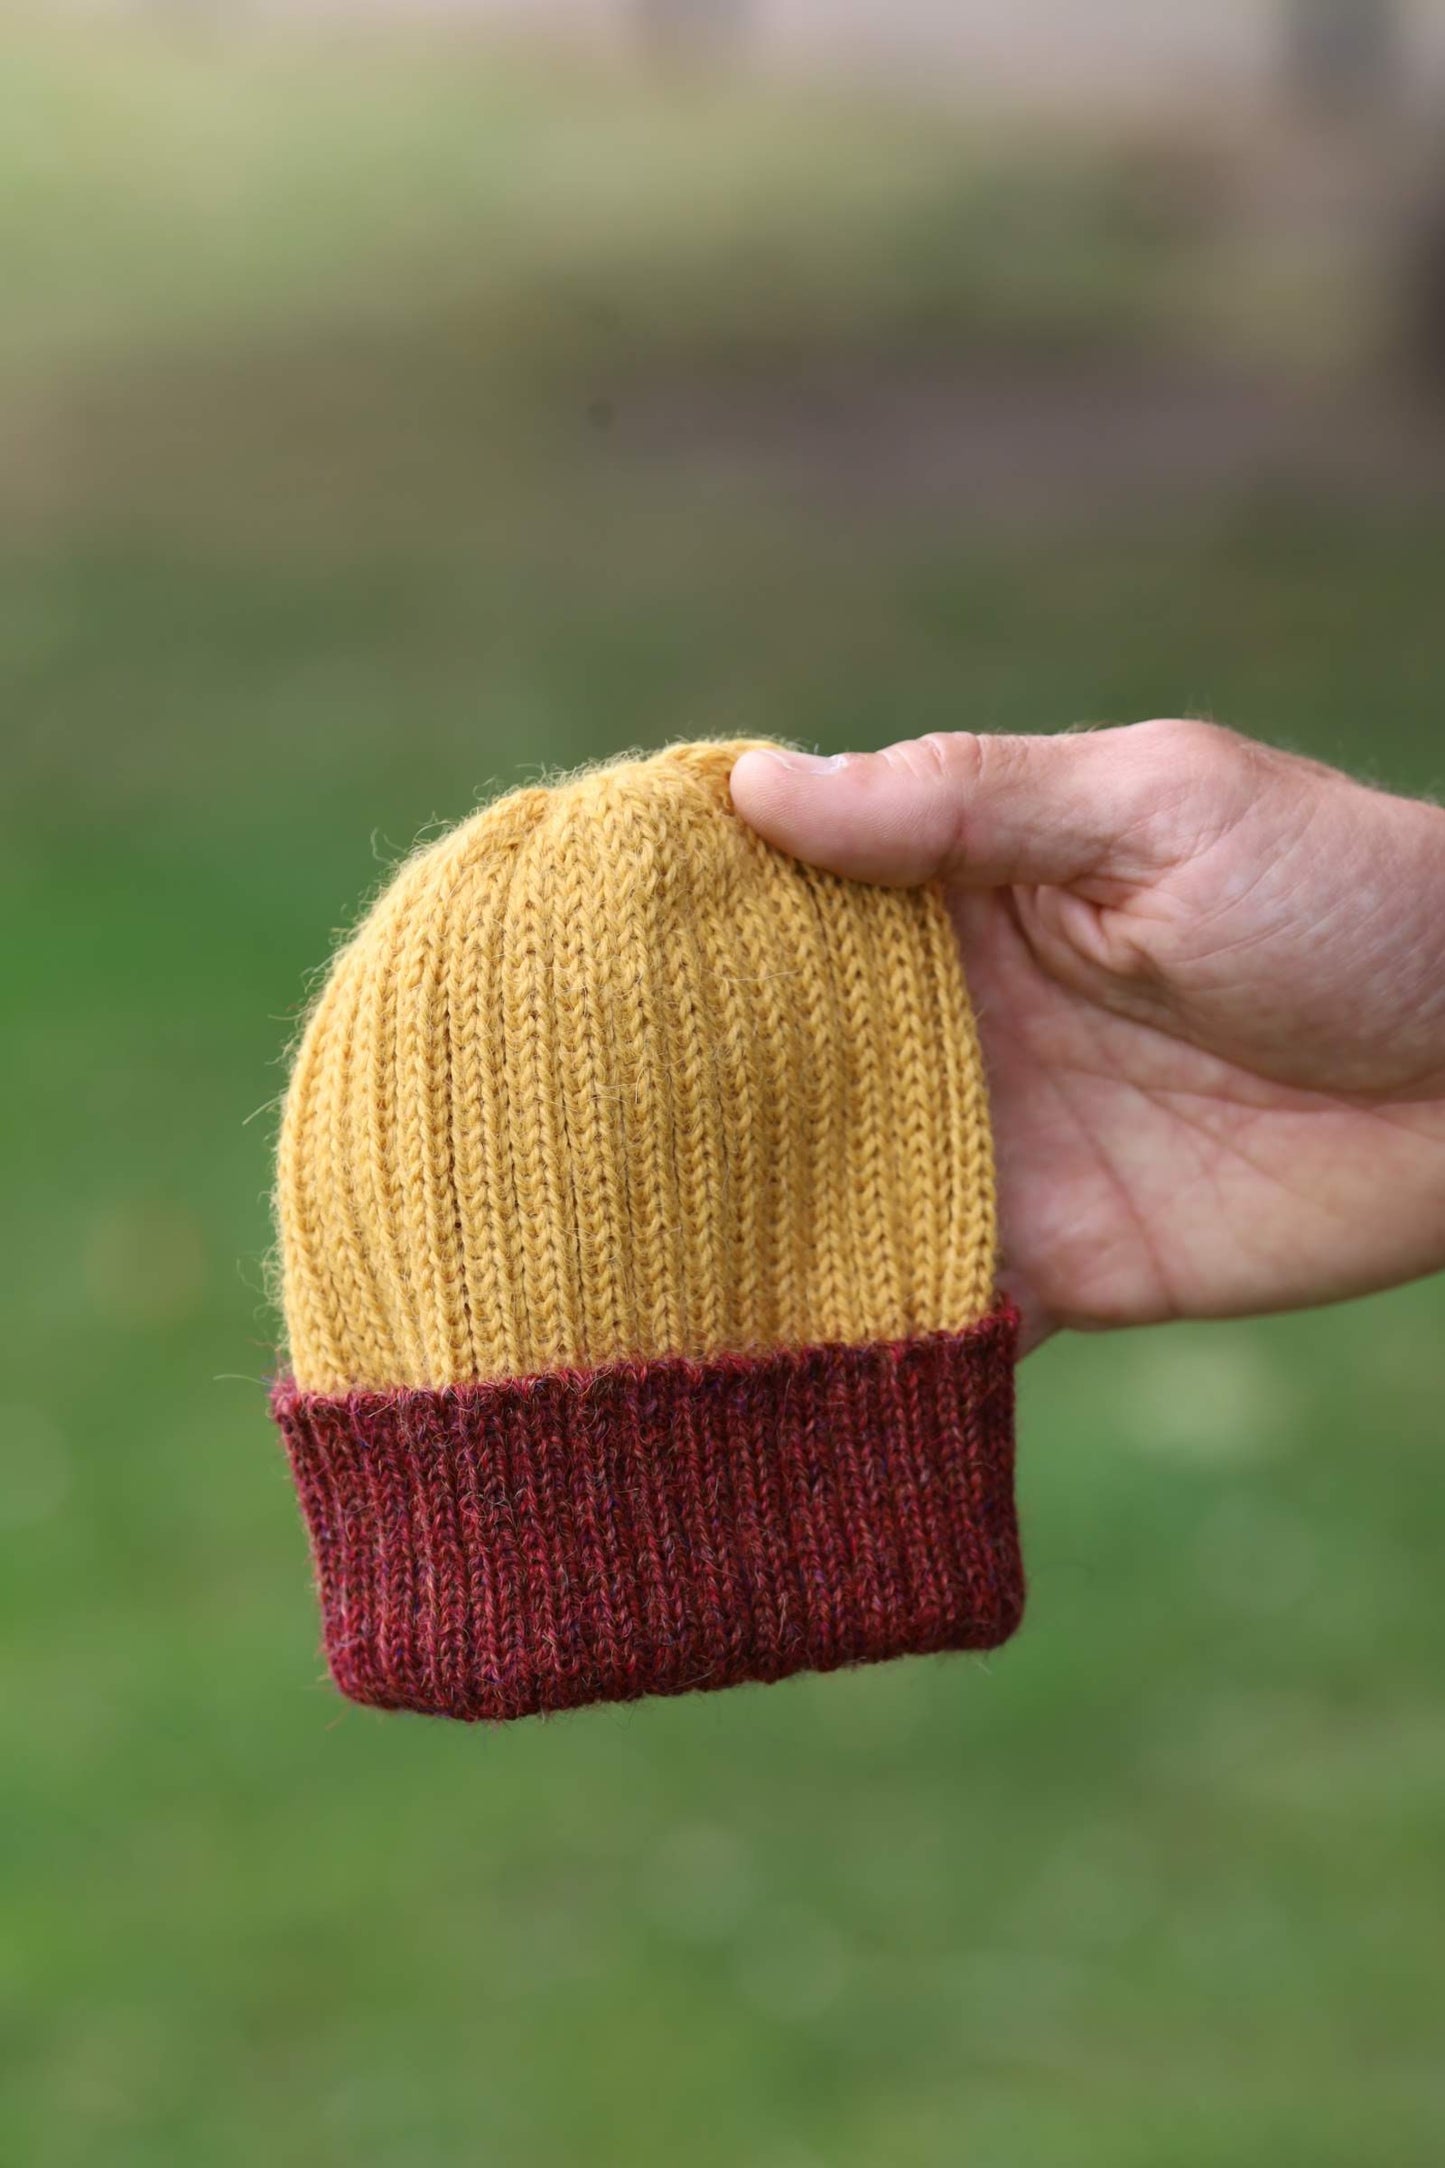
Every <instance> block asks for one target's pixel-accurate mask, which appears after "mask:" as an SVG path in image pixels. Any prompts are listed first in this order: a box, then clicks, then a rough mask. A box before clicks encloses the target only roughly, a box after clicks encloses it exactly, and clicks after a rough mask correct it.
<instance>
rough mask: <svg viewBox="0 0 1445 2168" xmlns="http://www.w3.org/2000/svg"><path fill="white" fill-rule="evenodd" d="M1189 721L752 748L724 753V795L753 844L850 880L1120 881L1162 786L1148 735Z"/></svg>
mask: <svg viewBox="0 0 1445 2168" xmlns="http://www.w3.org/2000/svg"><path fill="white" fill-rule="evenodd" d="M1195 727H1196V726H1194V725H1191V724H1172V723H1138V724H1135V725H1133V726H1132V727H1130V728H1126V729H1120V730H1098V731H1084V732H1079V733H1077V734H1070V735H1066V736H1060V737H1037V738H1033V737H986V736H981V735H979V734H977V733H975V732H973V731H968V730H959V731H947V732H937V733H935V734H933V735H931V736H929V737H926V738H912V739H909V740H907V741H906V742H905V743H903V744H901V745H890V746H888V747H887V748H886V749H885V750H884V751H883V752H881V753H839V754H836V755H834V756H833V757H832V758H830V759H822V758H820V757H819V756H818V755H816V754H813V753H795V752H793V751H791V750H789V749H788V748H786V747H783V746H779V747H777V748H776V749H773V748H753V749H752V750H750V751H748V752H746V753H742V754H740V755H739V757H738V759H737V761H736V762H735V764H734V767H733V771H732V784H731V789H732V799H733V804H734V806H735V807H736V808H737V810H738V812H739V813H740V814H741V815H742V817H743V819H744V820H745V821H747V822H748V824H749V825H750V826H751V827H753V828H756V829H757V831H758V833H759V834H760V835H761V836H763V837H764V838H765V839H766V841H767V842H769V843H772V844H775V845H776V846H777V847H778V849H780V850H784V851H788V852H790V853H791V854H792V855H793V856H794V857H795V858H802V859H805V860H806V861H807V862H808V863H809V864H810V865H816V866H823V867H826V868H827V870H828V871H829V872H832V873H842V874H847V875H849V876H851V877H852V878H853V879H855V880H861V881H880V882H883V883H885V884H887V885H888V886H890V887H895V888H912V887H916V886H918V885H919V884H920V883H921V882H924V881H932V880H946V881H952V882H957V883H964V884H967V885H968V886H970V887H977V888H999V887H1007V886H1011V885H1013V884H1015V883H1017V884H1018V885H1020V886H1035V885H1037V886H1047V887H1054V886H1063V885H1065V884H1066V883H1068V882H1072V881H1078V880H1081V879H1083V878H1084V877H1085V876H1086V875H1089V874H1095V873H1101V872H1107V873H1109V874H1110V875H1112V876H1114V877H1118V878H1123V879H1128V878H1129V877H1130V876H1131V875H1136V876H1142V875H1144V874H1146V873H1148V872H1151V871H1155V870H1157V868H1158V864H1159V848H1158V845H1159V838H1158V836H1157V825H1156V822H1155V820H1154V819H1153V818H1151V816H1154V815H1157V814H1158V813H1159V811H1160V810H1161V798H1163V799H1164V800H1165V801H1166V802H1167V800H1168V798H1169V796H1170V795H1171V793H1170V792H1169V790H1168V789H1167V787H1162V786H1164V785H1165V769H1166V766H1167V767H1174V765H1175V764H1174V762H1173V761H1171V760H1170V756H1169V752H1168V749H1166V748H1165V747H1164V746H1163V744H1162V742H1161V734H1162V733H1165V732H1170V733H1172V732H1176V731H1177V732H1180V733H1185V732H1191V731H1192V730H1193V729H1194V728H1195ZM1198 727H1201V728H1208V726H1198ZM1220 735H1223V733H1220ZM1173 751H1174V753H1175V754H1177V753H1178V752H1179V751H1180V747H1179V745H1178V744H1176V745H1175V746H1174V748H1173ZM1161 756H1162V758H1161ZM1176 777H1177V770H1176ZM1151 839H1152V840H1153V844H1154V847H1153V848H1152V849H1151V848H1150V847H1149V846H1150V842H1151Z"/></svg>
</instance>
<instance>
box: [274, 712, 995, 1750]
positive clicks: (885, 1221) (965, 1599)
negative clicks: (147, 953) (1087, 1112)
mask: <svg viewBox="0 0 1445 2168" xmlns="http://www.w3.org/2000/svg"><path fill="white" fill-rule="evenodd" d="M744 749H745V747H744V745H743V744H741V743H738V744H713V743H704V744H686V745H675V746H671V747H669V748H668V749H667V750H666V751H664V752H662V753H659V754H655V755H652V756H650V757H646V758H641V757H639V758H631V759H624V760H621V761H618V762H616V763H615V764H613V765H610V766H607V767H603V768H597V769H592V770H588V771H584V772H583V773H581V774H578V775H574V776H572V777H569V778H567V779H565V780H563V781H561V782H559V783H556V784H553V785H550V786H546V787H535V788H526V789H521V790H517V791H514V792H513V793H511V794H510V795H509V796H507V797H504V798H502V799H500V800H499V801H498V802H497V803H495V804H493V805H491V806H489V807H487V808H486V809H485V810H484V811H482V812H480V813H477V814H475V815H474V816H473V817H472V818H471V819H470V820H467V821H465V822H463V823H462V825H461V826H460V827H458V828H456V829H454V830H453V831H452V832H451V833H450V834H448V835H446V836H444V837H443V838H442V839H441V840H440V841H439V842H437V843H435V844H433V845H432V846H430V848H428V849H426V850H424V851H422V852H421V853H419V854H418V855H417V856H416V857H414V858H413V859H411V860H410V861H409V862H408V863H407V864H405V865H404V866H403V867H402V868H401V870H400V872H399V873H398V874H397V876H396V877H395V879H394V880H393V882H392V884H391V886H390V887H389V888H388V889H387V890H386V892H385V893H384V894H383V895H382V897H381V898H380V900H379V901H378V902H377V904H376V905H375V906H374V908H373V909H372V910H371V912H370V913H369V915H368V916H367V917H366V919H365V920H364V921H363V923H362V924H361V926H360V928H359V929H358V931H357V932H356V933H355V935H354V936H353V937H352V939H351V940H350V941H349V942H348V943H347V944H346V946H345V947H344V948H343V949H342V950H341V952H340V953H339V955H338V956H337V957H336V959H335V961H334V963H333V966H332V969H331V972H330V975H329V977H328V979H327V981H326V983H325V985H324V988H323V990H322V993H321V995H320V998H319V1000H318V1001H317V1003H316V1006H315V1008H314V1010H313V1012H312V1014H311V1017H310V1020H309V1022H308V1024H307V1026H306V1029H305V1032H304V1035H303V1038H302V1041H301V1045H300V1049H299V1052H298V1055H297V1059H296V1063H295V1068H294V1071H293V1074H292V1078H291V1083H290V1088H289V1090H288V1093H287V1097H286V1105H285V1112H284V1117H283V1122H282V1134H281V1145H280V1153H279V1164H278V1179H277V1217H278V1223H279V1234H280V1247H281V1260H282V1275H283V1301H284V1307H285V1313H286V1326H287V1334H288V1339H289V1344H290V1359H291V1376H290V1377H289V1378H288V1379H287V1380H286V1381H284V1382H283V1383H282V1384H281V1385H280V1386H278V1388H277V1390H276V1394H275V1396H274V1402H275V1407H276V1412H277V1415H278V1418H279V1420H280V1422H281V1425H282V1429H283V1432H284V1433H285V1436H286V1440H287V1444H288V1447H289V1449H290V1452H291V1457H292V1462H293V1467H294V1469H295V1472H296V1475H297V1480H298V1484H299V1487H300V1491H301V1497H302V1502H303V1506H304V1507H305V1510H306V1514H307V1519H308V1524H309V1527H310V1532H311V1537H312V1544H313V1551H314V1555H315V1559H316V1564H317V1569H318V1577H319V1580H320V1585H321V1595H322V1601H323V1609H324V1613H325V1618H326V1629H327V1647H328V1653H329V1656H330V1660H331V1666H332V1670H333V1673H334V1675H335V1676H336V1679H337V1682H338V1684H339V1685H340V1686H341V1687H342V1688H343V1690H344V1691H346V1692H348V1693H351V1694H352V1695H353V1696H355V1697H356V1698H358V1699H361V1700H365V1701H370V1702H375V1703H380V1704H382V1705H383V1706H405V1707H411V1708H422V1709H428V1710H434V1711H437V1712H440V1713H448V1714H454V1715H462V1716H504V1715H513V1714H522V1713H526V1712H528V1711H530V1710H534V1709H539V1708H549V1707H564V1706H571V1705H574V1704H576V1703H578V1702H582V1701H589V1700H599V1699H625V1698H632V1697H633V1696H636V1695H638V1694H642V1693H648V1692H676V1691H682V1690H685V1689H686V1688H688V1687H693V1686H709V1685H724V1684H729V1683H733V1682H734V1681H737V1680H740V1679H743V1678H770V1677H777V1676H780V1675H781V1674H782V1673H783V1672H785V1671H790V1670H796V1669H801V1668H829V1667H831V1666H832V1665H834V1664H840V1663H848V1662H856V1661H862V1660H866V1659H868V1658H871V1657H878V1656H883V1655H891V1654H896V1653H905V1652H907V1651H908V1650H912V1649H927V1648H939V1647H955V1646H988V1645H992V1643H994V1642H996V1641H998V1640H1000V1639H1002V1638H1004V1636H1005V1635H1006V1634H1007V1632H1008V1631H1010V1630H1011V1628H1012V1626H1013V1624H1014V1623H1015V1622H1016V1620H1017V1616H1018V1612H1019V1607H1020V1603H1021V1598H1022V1586H1021V1578H1020V1573H1019V1567H1018V1558H1017V1541H1016V1532H1015V1529H1014V1522H1013V1509H1012V1495H1011V1440H1012V1432H1011V1406H1012V1397H1011V1365H1012V1355H1013V1320H1012V1318H1011V1317H1010V1316H1009V1315H1008V1314H1007V1313H1006V1312H1005V1311H1001V1310H996V1309H995V1307H994V1301H993V1275H994V1253H995V1239H996V1238H995V1212H994V1185H993V1167H992V1154H991V1144H990V1137H989V1127H988V1116H987V1104H986V1095H985V1088H984V1081H983V1074H982V1068H981V1063H980V1059H979V1052H978V1044H977V1038H976V1034H975V1030H974V1025H973V1019H972V1015H971V1012H970V1009H969V1004H968V999H967V995H966V991H965V987H964V981H963V975H962V970H961V966H960V963H959V959H958V953H957V948H956V944H955V941H954V937H953V933H952V929H951V926H950V923H949V920H948V916H947V912H946V909H945V907H944V904H943V901H942V898H941V896H940V895H939V894H938V893H937V892H936V891H934V890H932V889H927V888H925V889H917V890H901V889H884V888H874V887H868V886H865V885H863V884H860V883H856V882H850V881H845V880H842V879H840V878H838V877H836V876H834V875H831V874H827V873H823V872H819V871H817V870H815V869H813V868H810V867H807V866H804V865H801V864H799V863H798V862H797V861H795V860H793V859H790V858H788V857H785V856H784V855H782V854H781V853H779V852H777V851H775V850H773V849H772V848H771V847H770V846H768V845H767V844H765V843H764V842H762V841H761V839H760V838H759V837H758V836H757V835H756V834H755V833H754V832H753V831H751V830H750V829H749V828H747V827H746V826H745V824H744V823H743V822H742V821H741V820H740V819H739V818H738V817H737V816H736V815H735V814H734V812H733V811H732V808H731V804H730V800H729V796H728V776H729V773H730V770H731V768H732V764H733V762H734V760H735V759H736V758H737V755H738V754H739V753H740V752H742V751H743V750H744Z"/></svg>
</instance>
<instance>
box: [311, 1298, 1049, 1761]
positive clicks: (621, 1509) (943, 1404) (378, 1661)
mask: <svg viewBox="0 0 1445 2168" xmlns="http://www.w3.org/2000/svg"><path fill="white" fill-rule="evenodd" d="M1013 1341H1014V1320H1013V1319H1012V1317H1009V1316H1004V1317H1001V1318H994V1319H990V1320H989V1321H988V1322H987V1323H985V1324H982V1325H978V1326H975V1327H974V1328H973V1330H972V1331H971V1332H969V1333H965V1334H956V1335H955V1334H936V1335H934V1336H933V1337H932V1338H930V1339H927V1340H910V1341H903V1342H901V1343H898V1344H896V1345H894V1346H892V1347H888V1346H882V1347H880V1346H870V1347H856V1348H852V1347H842V1348H840V1347H828V1348H809V1349H806V1350H802V1351H792V1350H787V1351H783V1352H781V1353H778V1354H773V1355H767V1356H764V1357H761V1358H757V1359H754V1358H748V1357H739V1356H727V1355H724V1356H720V1357H718V1358H717V1359H716V1360H715V1361H713V1362H710V1363H690V1362H686V1361H681V1360H677V1359H673V1360H671V1361H661V1362H655V1363H640V1364H638V1363H618V1364H614V1365H611V1366H610V1367H608V1368H607V1369H605V1370H597V1371H592V1372H589V1373H582V1372H576V1371H562V1372H557V1373H554V1374H553V1375H551V1376H547V1377H539V1378H528V1379H506V1380H504V1381H501V1382H496V1383H492V1384H488V1385H464V1386H457V1387H454V1388H453V1389H451V1390H450V1391H447V1392H425V1391H417V1392H399V1393H389V1394H365V1393H356V1394H351V1395H347V1396H342V1397H338V1398H329V1397H326V1396H324V1395H306V1394H301V1393H298V1392H296V1391H295V1389H294V1388H283V1389H282V1390H280V1391H279V1392H278V1393H277V1395H276V1413H277V1416H278V1419H279V1420H280V1423H281V1427H282V1430H283V1432H284V1433H285V1436H286V1440H287V1444H288V1446H289V1448H290V1452H291V1458H292V1464H293V1466H294V1468H295V1471H296V1480H297V1484H298V1487H299V1489H300V1492H301V1496H302V1500H303V1502H304V1505H305V1508H306V1514H307V1518H308V1521H309V1523H310V1525H311V1529H312V1536H313V1542H314V1544H315V1549H316V1558H317V1567H318V1573H319V1578H320V1581H321V1588H322V1600H323V1606H324V1610H325V1616H326V1639H327V1652H328V1655H329V1658H330V1662H331V1668H332V1671H333V1673H334V1675H335V1678H336V1680H337V1683H338V1685H340V1686H341V1687H342V1688H343V1690H344V1691H345V1692H346V1693H348V1694H351V1695H352V1696H353V1697H354V1698H355V1699H356V1700H358V1701H366V1702H371V1703H373V1704H375V1705H378V1706H380V1707H382V1708H404V1709H418V1710H423V1711H427V1712H430V1713H434V1714H440V1715H449V1716H460V1717H471V1718H499V1717H509V1716H528V1715H532V1714H534V1713H535V1712H537V1711H539V1710H544V1709H568V1708H575V1707H576V1706H578V1705H579V1704H581V1703H585V1702H590V1701H633V1700H635V1699H636V1698H637V1697H638V1696H639V1695H641V1694H681V1693H687V1692H691V1691H694V1690H696V1689H698V1688H708V1687H720V1686H736V1685H739V1684H741V1683H742V1682H743V1681H744V1680H748V1679H759V1680H761V1679H777V1678H782V1677H783V1676H785V1674H787V1673H788V1672H791V1671H798V1670H803V1669H807V1670H811V1671H831V1670H834V1669H836V1667H837V1666H838V1665H840V1664H859V1663H869V1662H878V1661H879V1660H880V1659H882V1658H884V1657H888V1656H898V1655H904V1654H909V1653H911V1654H923V1653H927V1652H929V1651H933V1650H940V1649H987V1648H993V1647H995V1646H996V1645H997V1644H998V1643H999V1642H1001V1641H1003V1640H1006V1639H1007V1637H1008V1635H1009V1634H1010V1633H1012V1631H1013V1629H1014V1627H1015V1626H1016V1625H1017V1624H1018V1619H1019V1613H1020V1610H1021V1607H1022V1603H1023V1577H1022V1572H1021V1569H1020V1565H1019V1555H1018V1535H1017V1530H1016V1527H1015V1524H1014V1513H1013V1499H1012V1486H1011V1477H1012V1462H1013V1434H1012V1428H1011V1417H1012V1412H1013V1372H1012V1356H1013Z"/></svg>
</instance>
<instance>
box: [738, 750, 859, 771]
mask: <svg viewBox="0 0 1445 2168" xmlns="http://www.w3.org/2000/svg"><path fill="white" fill-rule="evenodd" d="M758 750H759V751H760V752H761V753H762V755H763V757H764V759H765V760H775V761H776V762H777V764H778V766H779V767H780V768H791V769H792V770H793V772H794V774H796V775H830V774H831V773H832V772H833V770H834V769H835V768H846V767H847V765H848V763H849V761H850V760H851V759H852V758H853V756H852V754H851V753H795V752H793V751H792V750H791V748H789V747H786V746H778V747H776V748H775V747H773V746H771V745H769V746H765V747H764V746H760V747H759V748H758Z"/></svg>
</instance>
